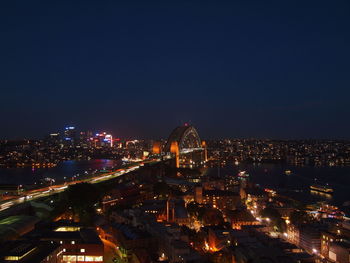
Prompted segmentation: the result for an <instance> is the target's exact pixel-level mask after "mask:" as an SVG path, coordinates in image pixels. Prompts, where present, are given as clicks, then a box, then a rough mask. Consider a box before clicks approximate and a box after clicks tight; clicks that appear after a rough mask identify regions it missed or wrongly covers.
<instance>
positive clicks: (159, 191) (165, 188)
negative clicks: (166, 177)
mask: <svg viewBox="0 0 350 263" xmlns="http://www.w3.org/2000/svg"><path fill="white" fill-rule="evenodd" d="M153 191H154V193H155V194H156V195H158V196H162V197H166V196H168V195H170V193H171V188H170V187H169V185H168V184H167V183H165V182H157V183H155V184H154V186H153Z"/></svg>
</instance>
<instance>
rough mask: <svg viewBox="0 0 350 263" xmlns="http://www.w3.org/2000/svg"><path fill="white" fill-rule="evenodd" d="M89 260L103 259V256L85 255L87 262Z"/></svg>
mask: <svg viewBox="0 0 350 263" xmlns="http://www.w3.org/2000/svg"><path fill="white" fill-rule="evenodd" d="M87 261H100V262H102V261H103V256H85V262H87Z"/></svg>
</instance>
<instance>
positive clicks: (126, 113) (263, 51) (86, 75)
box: [0, 0, 350, 139]
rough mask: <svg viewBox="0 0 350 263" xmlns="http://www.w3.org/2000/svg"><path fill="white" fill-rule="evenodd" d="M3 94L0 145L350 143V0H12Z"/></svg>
mask: <svg viewBox="0 0 350 263" xmlns="http://www.w3.org/2000/svg"><path fill="white" fill-rule="evenodd" d="M146 2H147V3H146ZM228 2H232V3H228ZM0 87H1V103H0V112H1V129H0V138H22V137H42V136H44V135H45V134H47V133H50V132H56V131H61V130H62V129H63V127H64V126H65V125H75V126H76V127H77V128H78V129H80V130H92V131H102V130H106V131H109V132H112V133H113V134H114V135H115V136H118V137H124V138H125V137H126V138H132V137H138V138H160V137H163V138H166V137H167V136H168V134H169V133H170V132H171V130H172V129H173V128H174V127H175V126H178V125H180V124H181V123H184V122H190V123H192V124H193V125H194V126H196V127H197V128H198V131H199V134H200V135H201V137H203V138H206V139H208V138H221V137H231V138H237V137H238V138H240V137H244V138H247V137H257V138H285V139H291V138H347V139H350V117H349V116H350V103H349V100H350V99H349V98H350V2H349V1H347V0H346V1H345V0H344V1H305V0H303V1H275V2H272V1H262V0H259V1H247V0H242V1H222V2H220V1H197V2H194V1H175V2H170V1H159V2H155V1H142V2H133V1H124V3H123V1H97V0H96V1H87V0H86V1H81V2H79V1H34V0H31V1H28V0H25V1H16V0H4V1H1V2H0Z"/></svg>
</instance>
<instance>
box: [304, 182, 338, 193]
mask: <svg viewBox="0 0 350 263" xmlns="http://www.w3.org/2000/svg"><path fill="white" fill-rule="evenodd" d="M310 189H311V190H313V191H316V192H322V193H326V194H333V192H334V190H333V188H331V187H329V186H328V185H319V184H313V185H310Z"/></svg>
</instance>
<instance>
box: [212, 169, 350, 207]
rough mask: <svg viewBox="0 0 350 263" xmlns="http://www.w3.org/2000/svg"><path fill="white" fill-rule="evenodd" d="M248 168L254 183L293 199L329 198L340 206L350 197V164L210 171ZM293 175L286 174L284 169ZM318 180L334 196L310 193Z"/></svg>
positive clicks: (234, 171) (236, 171)
mask: <svg viewBox="0 0 350 263" xmlns="http://www.w3.org/2000/svg"><path fill="white" fill-rule="evenodd" d="M242 170H244V171H246V172H247V173H248V174H249V178H250V180H251V181H252V182H253V183H256V184H258V185H260V186H261V187H263V188H272V189H274V190H278V191H279V192H280V193H284V194H285V195H288V196H290V197H292V198H294V199H297V200H302V201H304V202H308V203H312V202H317V201H328V202H330V203H332V204H335V205H338V206H341V205H343V204H344V202H346V201H349V200H350V195H349V192H348V191H349V187H348V186H349V184H350V167H311V166H289V165H282V164H256V165H254V164H240V165H238V166H225V167H222V168H220V171H218V169H216V168H212V169H210V170H209V173H210V174H215V173H220V174H221V175H231V174H232V175H237V173H238V172H239V171H242ZM286 170H290V171H291V174H290V175H286V173H285V171H286ZM315 183H321V184H326V183H328V184H329V186H331V187H332V188H333V189H334V194H333V195H325V194H323V195H322V194H317V193H311V192H310V189H309V186H310V185H312V184H315Z"/></svg>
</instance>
